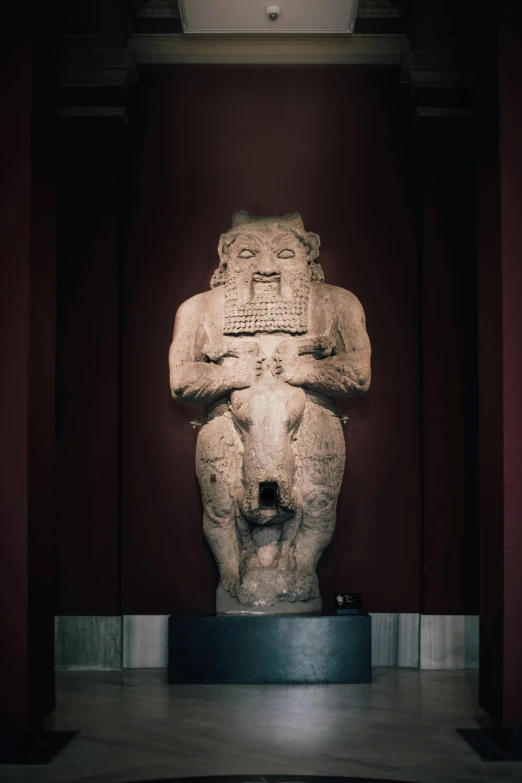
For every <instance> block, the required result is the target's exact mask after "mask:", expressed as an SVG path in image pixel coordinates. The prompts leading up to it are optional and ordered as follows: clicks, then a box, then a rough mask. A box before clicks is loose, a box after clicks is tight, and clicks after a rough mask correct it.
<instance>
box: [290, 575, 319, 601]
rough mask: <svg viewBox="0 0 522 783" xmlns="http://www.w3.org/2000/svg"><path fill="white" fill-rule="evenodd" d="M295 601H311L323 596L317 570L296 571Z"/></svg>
mask: <svg viewBox="0 0 522 783" xmlns="http://www.w3.org/2000/svg"><path fill="white" fill-rule="evenodd" d="M294 596H295V597H294V599H293V600H294V601H310V600H313V599H316V598H320V597H321V593H320V591H319V580H318V579H317V574H316V573H315V571H304V570H301V569H299V570H298V571H296V573H295V581H294Z"/></svg>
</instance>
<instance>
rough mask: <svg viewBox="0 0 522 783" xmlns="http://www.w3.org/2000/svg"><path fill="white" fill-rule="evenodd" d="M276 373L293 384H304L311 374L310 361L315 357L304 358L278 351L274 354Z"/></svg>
mask: <svg viewBox="0 0 522 783" xmlns="http://www.w3.org/2000/svg"><path fill="white" fill-rule="evenodd" d="M274 360H275V367H274V375H276V376H278V377H280V378H281V379H282V380H283V381H285V382H286V383H289V384H290V385H291V386H304V385H305V384H306V382H307V380H308V379H309V376H310V367H309V364H310V362H311V361H312V362H313V361H314V360H313V359H309V358H303V357H302V356H297V355H295V354H287V355H286V356H283V355H281V354H279V353H276V354H275V356H274Z"/></svg>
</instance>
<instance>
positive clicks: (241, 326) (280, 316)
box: [223, 270, 310, 334]
mask: <svg viewBox="0 0 522 783" xmlns="http://www.w3.org/2000/svg"><path fill="white" fill-rule="evenodd" d="M309 296H310V272H309V271H308V270H304V271H303V272H302V273H301V274H289V273H288V272H286V273H285V272H282V274H281V282H280V283H256V282H254V281H253V279H252V275H251V273H249V274H248V275H240V274H231V275H230V276H229V278H228V280H227V282H226V284H225V317H224V328H223V333H224V334H255V333H256V332H288V333H289V334H304V333H305V332H306V331H307V330H308V298H309Z"/></svg>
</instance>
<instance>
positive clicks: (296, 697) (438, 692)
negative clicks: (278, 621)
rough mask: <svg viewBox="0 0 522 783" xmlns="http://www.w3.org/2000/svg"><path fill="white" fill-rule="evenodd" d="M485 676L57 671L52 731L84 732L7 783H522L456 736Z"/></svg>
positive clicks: (469, 723)
mask: <svg viewBox="0 0 522 783" xmlns="http://www.w3.org/2000/svg"><path fill="white" fill-rule="evenodd" d="M476 675H477V673H476V672H472V671H456V672H453V671H419V670H414V669H376V670H374V682H373V683H372V684H371V685H316V686H291V685H289V686H279V685H270V686H266V685H249V686H245V685H242V686H239V685H167V683H166V672H165V671H163V670H152V669H149V670H129V671H123V672H61V673H59V676H58V694H57V695H58V708H57V710H56V712H55V713H54V714H53V716H52V717H51V718H50V719H49V721H48V725H47V728H52V729H61V730H79V731H80V734H79V735H78V737H76V739H74V740H73V741H72V742H71V744H70V745H69V746H68V747H67V748H66V749H65V750H64V751H63V752H62V753H61V754H60V755H59V756H58V757H57V758H56V759H55V760H54V761H53V762H52V763H51V764H49V765H48V766H41V767H30V768H29V767H18V768H17V767H4V768H2V769H0V780H1V781H4V780H6V781H23V783H28V782H29V781H30V782H31V783H51V781H56V783H62V782H63V783H65V781H71V782H72V781H81V782H82V783H124V781H129V783H130V782H131V781H139V780H156V779H158V780H161V779H162V778H172V777H195V776H201V775H258V776H259V775H285V774H286V775H306V776H310V775H326V776H338V777H348V776H354V777H355V776H358V777H362V778H369V779H379V778H381V779H386V778H387V779H390V780H397V781H401V780H402V781H411V782H412V783H459V782H460V781H462V783H487V782H491V783H493V782H494V783H515V781H516V782H517V783H520V781H521V780H522V764H521V763H512V762H499V763H488V764H486V763H484V762H482V761H481V760H480V759H479V758H478V756H476V755H475V754H474V753H473V751H472V750H471V749H470V748H469V747H468V746H467V744H466V743H465V742H464V741H463V740H462V739H461V737H460V736H459V735H458V734H457V733H456V731H455V729H456V728H466V727H473V726H477V725H478V723H479V722H480V721H483V720H484V716H483V715H482V714H481V713H480V711H479V710H478V709H477V706H476V705H477V676H476Z"/></svg>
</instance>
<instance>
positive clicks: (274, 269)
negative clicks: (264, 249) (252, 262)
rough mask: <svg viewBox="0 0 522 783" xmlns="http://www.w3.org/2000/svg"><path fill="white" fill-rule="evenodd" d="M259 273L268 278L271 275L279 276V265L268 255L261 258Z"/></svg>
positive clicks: (258, 267)
mask: <svg viewBox="0 0 522 783" xmlns="http://www.w3.org/2000/svg"><path fill="white" fill-rule="evenodd" d="M257 271H258V274H260V275H266V276H267V277H269V276H270V275H277V274H278V273H279V269H278V265H277V263H276V262H275V259H274V258H273V257H272V256H271V255H270V254H268V253H267V254H266V255H263V256H262V257H260V259H259V263H258V265H257Z"/></svg>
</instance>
